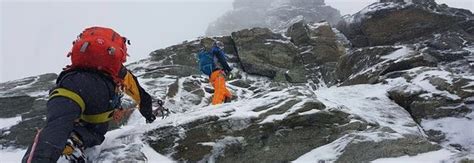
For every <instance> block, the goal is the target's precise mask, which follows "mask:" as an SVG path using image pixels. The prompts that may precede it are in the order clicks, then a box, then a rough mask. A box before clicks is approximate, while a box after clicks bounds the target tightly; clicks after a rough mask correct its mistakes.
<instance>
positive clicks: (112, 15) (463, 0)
mask: <svg viewBox="0 0 474 163" xmlns="http://www.w3.org/2000/svg"><path fill="white" fill-rule="evenodd" d="M0 1H1V3H0V7H1V13H0V16H1V25H0V31H1V33H0V36H1V40H0V44H1V46H0V81H1V82H3V81H8V80H13V79H19V78H23V77H27V76H33V75H39V74H43V73H47V72H53V73H59V72H60V71H61V68H62V67H64V66H65V65H67V64H69V62H70V61H69V58H66V54H67V52H69V50H70V48H71V43H72V41H73V40H74V39H75V37H76V36H77V35H78V34H79V33H80V32H81V31H82V30H83V29H84V28H85V27H89V26H94V25H100V26H107V27H111V28H113V29H115V30H116V31H117V32H119V33H120V34H122V35H123V36H126V37H127V38H129V39H131V41H132V45H131V46H129V48H128V49H129V53H130V55H131V57H130V58H129V62H131V61H137V60H139V59H143V58H146V57H148V54H149V53H150V52H151V51H153V50H156V49H159V48H163V47H167V46H170V45H173V44H177V43H180V42H182V41H184V40H188V39H193V38H196V37H198V36H202V35H204V32H205V30H206V28H207V25H208V24H209V23H210V22H211V21H213V20H215V19H217V18H218V17H219V16H221V15H222V14H224V13H225V12H226V11H228V10H230V9H232V0H154V1H143V0H121V1H113V0H100V2H97V1H91V0H89V1H84V0H82V1H78V0H55V1H44V0H34V1H33V0H30V1H24V0H23V1H18V0H15V1H14V0H0ZM375 1H376V0H326V3H327V4H329V5H331V6H333V7H335V8H337V9H339V10H341V13H342V14H352V13H355V12H357V11H359V10H360V9H362V8H363V7H365V6H367V5H368V4H370V3H372V2H375ZM437 1H438V2H441V3H447V4H448V5H451V6H455V7H461V8H468V9H470V10H471V11H472V10H474V6H473V2H472V0H437Z"/></svg>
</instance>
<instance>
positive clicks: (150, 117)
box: [146, 114, 156, 123]
mask: <svg viewBox="0 0 474 163" xmlns="http://www.w3.org/2000/svg"><path fill="white" fill-rule="evenodd" d="M155 119H156V116H155V115H153V114H151V116H149V117H146V123H153V121H155Z"/></svg>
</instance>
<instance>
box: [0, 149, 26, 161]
mask: <svg viewBox="0 0 474 163" xmlns="http://www.w3.org/2000/svg"><path fill="white" fill-rule="evenodd" d="M0 149H1V150H0V162H2V163H10V162H11V163H13V162H21V159H22V158H23V155H24V154H25V153H26V150H25V149H2V148H1V147H0Z"/></svg>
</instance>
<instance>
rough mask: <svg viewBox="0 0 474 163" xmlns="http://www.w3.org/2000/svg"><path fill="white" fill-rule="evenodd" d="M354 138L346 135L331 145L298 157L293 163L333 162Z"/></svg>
mask: <svg viewBox="0 0 474 163" xmlns="http://www.w3.org/2000/svg"><path fill="white" fill-rule="evenodd" d="M353 139H354V138H353V137H350V136H348V135H346V136H343V137H341V138H339V139H337V140H335V141H333V142H332V143H329V144H326V145H324V146H321V147H319V148H316V149H313V150H312V151H310V152H308V153H306V154H304V155H302V156H300V157H299V158H297V159H296V160H294V161H293V162H294V163H306V162H320V161H317V160H324V161H327V162H334V161H336V160H337V158H338V157H339V156H340V155H341V154H342V152H344V148H346V146H347V144H349V143H350V142H351V141H352V140H353Z"/></svg>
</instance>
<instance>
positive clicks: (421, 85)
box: [387, 67, 460, 100]
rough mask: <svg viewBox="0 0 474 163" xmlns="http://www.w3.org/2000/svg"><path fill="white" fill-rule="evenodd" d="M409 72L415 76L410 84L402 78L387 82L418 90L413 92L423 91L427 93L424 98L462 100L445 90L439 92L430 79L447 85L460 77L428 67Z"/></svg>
mask: <svg viewBox="0 0 474 163" xmlns="http://www.w3.org/2000/svg"><path fill="white" fill-rule="evenodd" d="M407 72H408V74H411V75H413V79H412V80H411V81H410V82H408V81H407V80H406V79H404V78H402V77H400V78H395V79H387V81H388V82H389V85H393V86H396V85H399V86H400V85H408V86H409V87H410V88H413V89H416V90H413V91H417V90H418V91H419V90H421V91H425V92H427V93H425V94H423V95H421V96H422V97H432V96H433V95H441V96H445V97H448V98H451V99H453V100H459V99H460V97H459V96H457V95H455V94H452V93H450V92H448V91H445V90H439V89H437V88H436V86H434V85H433V84H431V83H430V79H431V78H434V77H437V78H440V79H443V80H444V81H445V82H447V83H453V79H454V78H455V77H460V76H455V74H453V73H450V72H448V71H444V70H441V69H438V68H428V67H417V68H413V69H410V70H407ZM407 91H408V90H407Z"/></svg>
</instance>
